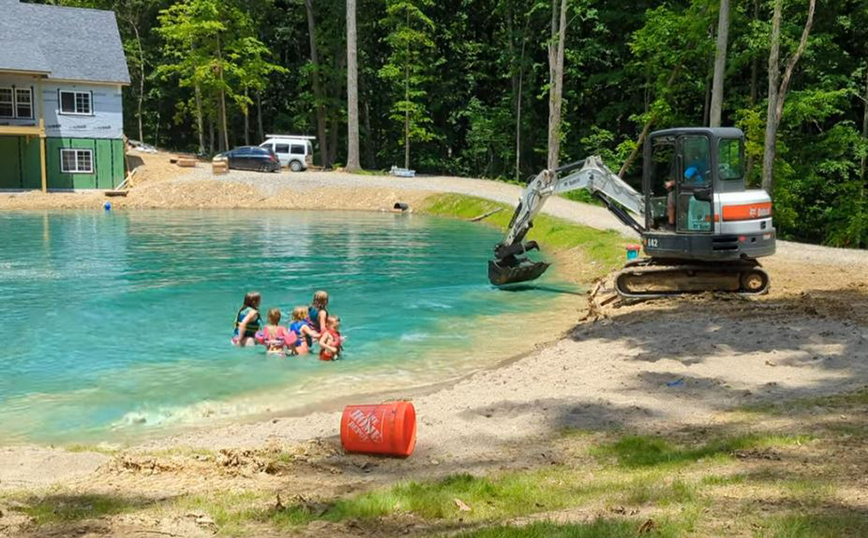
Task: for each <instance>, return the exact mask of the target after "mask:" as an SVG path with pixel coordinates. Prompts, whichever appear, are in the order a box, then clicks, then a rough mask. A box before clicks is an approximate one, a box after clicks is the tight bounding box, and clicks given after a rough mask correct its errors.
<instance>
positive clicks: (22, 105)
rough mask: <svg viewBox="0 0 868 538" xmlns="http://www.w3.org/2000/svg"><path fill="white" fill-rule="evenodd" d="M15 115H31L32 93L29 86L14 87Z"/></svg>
mask: <svg viewBox="0 0 868 538" xmlns="http://www.w3.org/2000/svg"><path fill="white" fill-rule="evenodd" d="M15 115H16V116H17V117H19V118H32V117H33V94H32V93H31V92H30V88H15Z"/></svg>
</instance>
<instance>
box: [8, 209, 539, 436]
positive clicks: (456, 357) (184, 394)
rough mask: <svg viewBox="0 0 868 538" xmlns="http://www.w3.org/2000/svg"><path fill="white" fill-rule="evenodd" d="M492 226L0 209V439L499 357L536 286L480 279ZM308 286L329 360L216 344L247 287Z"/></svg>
mask: <svg viewBox="0 0 868 538" xmlns="http://www.w3.org/2000/svg"><path fill="white" fill-rule="evenodd" d="M500 237H501V235H500V233H499V232H497V231H496V230H493V229H491V228H487V227H484V226H480V225H474V224H469V223H466V222H461V221H457V220H451V219H440V218H434V217H423V216H418V215H394V214H390V213H385V214H374V213H370V214H369V213H343V212H328V213H314V212H293V211H274V212H250V211H129V212H120V211H117V212H113V213H103V212H47V213H43V212H14V213H0V301H2V304H3V305H4V306H3V309H2V310H0V326H2V327H3V331H2V334H3V342H2V344H0V440H2V441H4V442H22V441H42V442H47V441H50V442H80V441H81V442H83V441H97V440H109V441H113V440H120V439H124V438H127V437H135V436H138V435H142V434H147V433H153V432H154V431H158V430H160V429H161V428H163V429H165V428H171V427H178V426H188V425H196V424H200V425H201V424H206V425H207V424H211V423H213V422H214V421H219V420H234V419H237V418H238V417H240V416H245V415H247V416H250V415H257V414H266V413H276V412H281V411H286V410H291V409H293V408H296V407H300V406H310V405H321V404H323V403H328V402H329V401H334V400H335V399H336V398H342V397H347V396H349V395H351V394H358V393H371V392H377V391H381V390H394V389H403V388H407V387H411V386H414V385H418V384H422V383H430V382H434V381H443V380H445V379H449V378H451V377H454V376H456V375H459V374H462V373H466V372H468V371H470V370H473V369H475V368H479V367H480V366H483V365H484V361H482V360H481V357H482V356H489V358H490V359H492V360H494V359H496V358H497V357H499V358H503V357H504V356H509V355H510V354H514V349H517V348H515V347H513V344H511V343H510V342H515V340H516V338H522V331H523V329H522V328H521V327H522V316H524V315H530V314H529V313H532V312H543V311H544V309H545V308H546V306H547V304H549V303H550V301H551V300H552V295H553V294H551V293H548V292H547V291H546V290H544V289H541V288H540V289H529V290H526V291H523V292H521V293H508V292H504V291H499V290H496V289H494V288H492V287H491V286H490V285H488V282H487V280H486V260H487V259H488V257H489V255H490V253H491V248H492V246H493V244H494V243H496V242H497V241H498V240H499V239H500ZM316 289H326V290H328V291H329V292H330V293H331V295H332V301H331V304H330V307H329V310H330V311H331V312H332V313H334V314H338V315H340V316H341V318H342V321H343V333H344V335H346V336H347V337H348V339H347V344H346V352H345V360H343V361H339V362H335V363H322V362H320V361H318V360H316V359H315V358H313V356H310V357H308V358H302V359H299V358H287V359H278V358H274V357H268V356H266V355H265V353H264V352H263V351H262V348H261V347H257V348H254V349H237V348H234V347H232V346H231V345H230V344H229V338H230V335H231V330H232V322H233V320H234V315H235V312H236V311H237V310H238V308H239V306H240V302H241V300H242V298H243V295H244V293H245V292H246V291H248V290H258V291H260V292H261V293H262V295H263V304H262V307H263V310H265V309H267V308H270V307H272V306H277V307H280V308H281V309H282V310H283V311H284V312H286V311H288V310H290V309H291V308H292V307H293V306H296V305H305V304H307V303H308V302H309V301H310V299H311V295H312V294H313V292H314V291H315V290H316ZM284 319H285V318H284ZM524 339H526V338H524ZM495 340H496V341H497V342H499V344H495ZM486 354H487V355H486ZM495 356H496V357H495ZM489 364H490V362H489ZM160 431H163V430H160Z"/></svg>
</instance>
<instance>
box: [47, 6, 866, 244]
mask: <svg viewBox="0 0 868 538" xmlns="http://www.w3.org/2000/svg"><path fill="white" fill-rule="evenodd" d="M50 3H57V4H63V5H74V6H83V7H97V8H102V9H111V10H114V11H115V13H116V14H117V17H118V24H119V26H120V31H121V35H122V38H123V40H124V46H125V48H126V53H127V60H128V64H129V66H130V73H131V77H132V84H131V85H130V86H129V87H128V88H126V90H125V109H124V111H125V130H126V133H127V135H128V136H129V137H130V138H141V139H143V141H145V142H148V143H153V144H156V145H158V146H160V147H166V148H172V149H177V150H190V151H201V152H203V153H205V154H213V153H215V152H217V151H220V150H221V149H223V148H225V147H227V146H234V145H240V144H247V143H259V142H260V141H261V140H262V138H263V135H264V134H265V133H269V132H277V133H294V134H309V135H313V136H317V138H318V143H317V148H318V155H317V158H316V160H317V162H318V163H322V164H325V165H326V166H332V165H337V164H340V165H346V164H347V163H349V165H350V167H351V168H358V167H363V168H366V169H383V168H388V167H390V166H391V165H393V164H395V165H401V166H404V165H408V166H411V167H413V168H415V169H417V170H418V171H420V172H424V173H438V174H452V175H463V176H476V177H489V178H500V179H508V180H524V179H525V178H526V177H527V176H528V175H530V174H533V173H536V172H538V171H539V170H540V169H542V168H544V167H546V166H547V165H549V164H550V163H552V158H554V162H557V161H558V159H559V160H560V162H562V163H564V162H570V161H572V160H576V159H579V158H583V157H585V156H587V155H589V154H593V153H596V154H600V155H602V156H603V158H604V159H605V160H606V161H607V163H608V164H609V165H610V167H611V168H612V169H613V170H621V171H622V175H625V176H626V177H628V178H629V177H631V176H635V175H636V174H637V173H638V167H639V166H640V161H639V160H635V161H631V160H630V155H631V153H633V152H634V150H635V149H636V148H637V143H640V141H641V140H642V139H643V138H644V135H645V134H647V133H648V132H650V131H652V130H655V129H658V128H665V127H674V126H702V125H724V126H728V125H734V126H737V127H740V128H741V129H742V130H743V131H744V132H745V134H746V136H747V157H748V161H749V162H748V169H749V178H748V181H749V184H750V185H752V186H755V187H760V186H764V187H766V188H767V189H769V190H770V191H771V192H772V194H773V197H774V200H775V221H776V226H777V227H778V229H779V232H780V234H781V236H782V237H786V238H793V239H798V240H802V241H809V242H816V243H826V244H831V245H838V246H849V247H857V248H864V247H865V245H866V242H868V199H866V193H865V190H866V182H868V175H866V153H868V141H866V140H868V2H866V1H865V0H820V1H819V2H818V1H817V0H663V1H662V2H661V1H660V0H631V1H624V0H608V1H606V2H602V1H594V0H347V1H338V0H179V1H172V0H54V1H53V2H50ZM348 14H349V16H348ZM353 15H355V16H353ZM348 35H349V36H350V37H351V38H352V39H351V40H350V42H349V43H348V41H347V36H348ZM561 36H563V41H561ZM558 66H561V68H562V73H558ZM559 74H562V82H561V81H559V80H558V79H559V76H557V75H559ZM348 75H349V76H348ZM348 81H350V89H351V91H349V92H348ZM550 89H551V90H552V92H550V91H549V90H550ZM556 94H561V95H562V102H561V100H560V99H555V97H554V96H555V95H556ZM555 101H556V102H555ZM551 116H556V117H559V118H560V119H561V121H560V122H558V123H557V125H556V126H555V127H554V128H550V117H551ZM350 132H355V133H358V138H359V139H358V142H356V143H355V144H353V143H351V142H352V141H353V139H354V138H355V137H351V138H349V137H348V133H350ZM552 148H554V149H552ZM551 151H554V155H551V154H550V152H551ZM625 163H628V164H627V165H625Z"/></svg>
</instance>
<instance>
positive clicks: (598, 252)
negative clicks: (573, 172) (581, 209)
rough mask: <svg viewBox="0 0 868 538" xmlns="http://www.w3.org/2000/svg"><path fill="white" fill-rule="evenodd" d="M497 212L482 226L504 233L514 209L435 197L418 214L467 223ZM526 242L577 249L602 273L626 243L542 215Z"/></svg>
mask: <svg viewBox="0 0 868 538" xmlns="http://www.w3.org/2000/svg"><path fill="white" fill-rule="evenodd" d="M498 208H500V209H502V210H501V211H499V212H497V213H495V214H493V215H491V216H490V217H488V218H486V219H485V222H487V223H489V224H492V225H494V226H497V227H499V228H501V229H503V230H506V228H507V226H509V221H510V219H511V218H512V214H513V212H514V211H515V208H514V207H513V206H508V205H506V204H502V203H500V202H493V201H491V200H485V199H482V198H477V197H475V196H465V195H461V194H436V195H433V196H429V197H428V198H426V199H425V201H424V202H423V205H422V208H421V210H422V211H423V212H425V213H428V214H431V215H438V216H445V217H457V218H461V219H465V220H468V219H472V218H475V217H478V216H480V215H483V214H485V213H488V212H489V211H493V210H495V209H498ZM527 238H528V239H534V240H536V241H538V242H539V243H540V244H542V245H543V246H544V247H546V248H550V249H554V250H569V249H572V248H576V247H581V248H582V249H583V250H584V251H585V253H586V254H587V255H588V256H589V258H590V259H591V260H592V261H595V262H597V263H600V264H602V265H603V267H602V268H601V269H603V270H604V271H603V272H605V271H608V270H610V269H613V268H615V267H620V266H621V265H622V264H623V260H624V248H625V246H626V245H627V244H628V243H629V242H630V241H629V240H628V239H627V238H625V237H624V236H622V235H621V234H619V233H618V232H616V231H613V230H605V231H603V230H597V229H595V228H591V227H589V226H582V225H580V224H573V223H571V222H569V221H567V220H564V219H559V218H555V217H550V216H548V215H543V214H540V215H538V216H537V217H536V218H535V219H534V222H533V229H531V231H530V233H529V234H528V236H527Z"/></svg>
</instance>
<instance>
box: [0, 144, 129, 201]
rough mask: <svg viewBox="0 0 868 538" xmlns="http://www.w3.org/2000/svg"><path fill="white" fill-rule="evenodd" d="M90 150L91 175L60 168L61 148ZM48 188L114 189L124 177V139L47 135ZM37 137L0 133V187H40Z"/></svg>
mask: <svg viewBox="0 0 868 538" xmlns="http://www.w3.org/2000/svg"><path fill="white" fill-rule="evenodd" d="M63 148H82V149H91V150H93V162H94V173H93V174H66V173H63V172H61V171H60V150H61V149H63ZM45 150H46V161H47V172H48V188H49V189H113V188H115V187H117V186H118V185H119V184H120V182H121V181H123V178H124V142H123V140H120V139H93V138H47V139H46V140H45ZM41 187H42V180H41V168H40V165H39V139H38V138H36V137H24V136H0V189H39V188H41Z"/></svg>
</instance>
